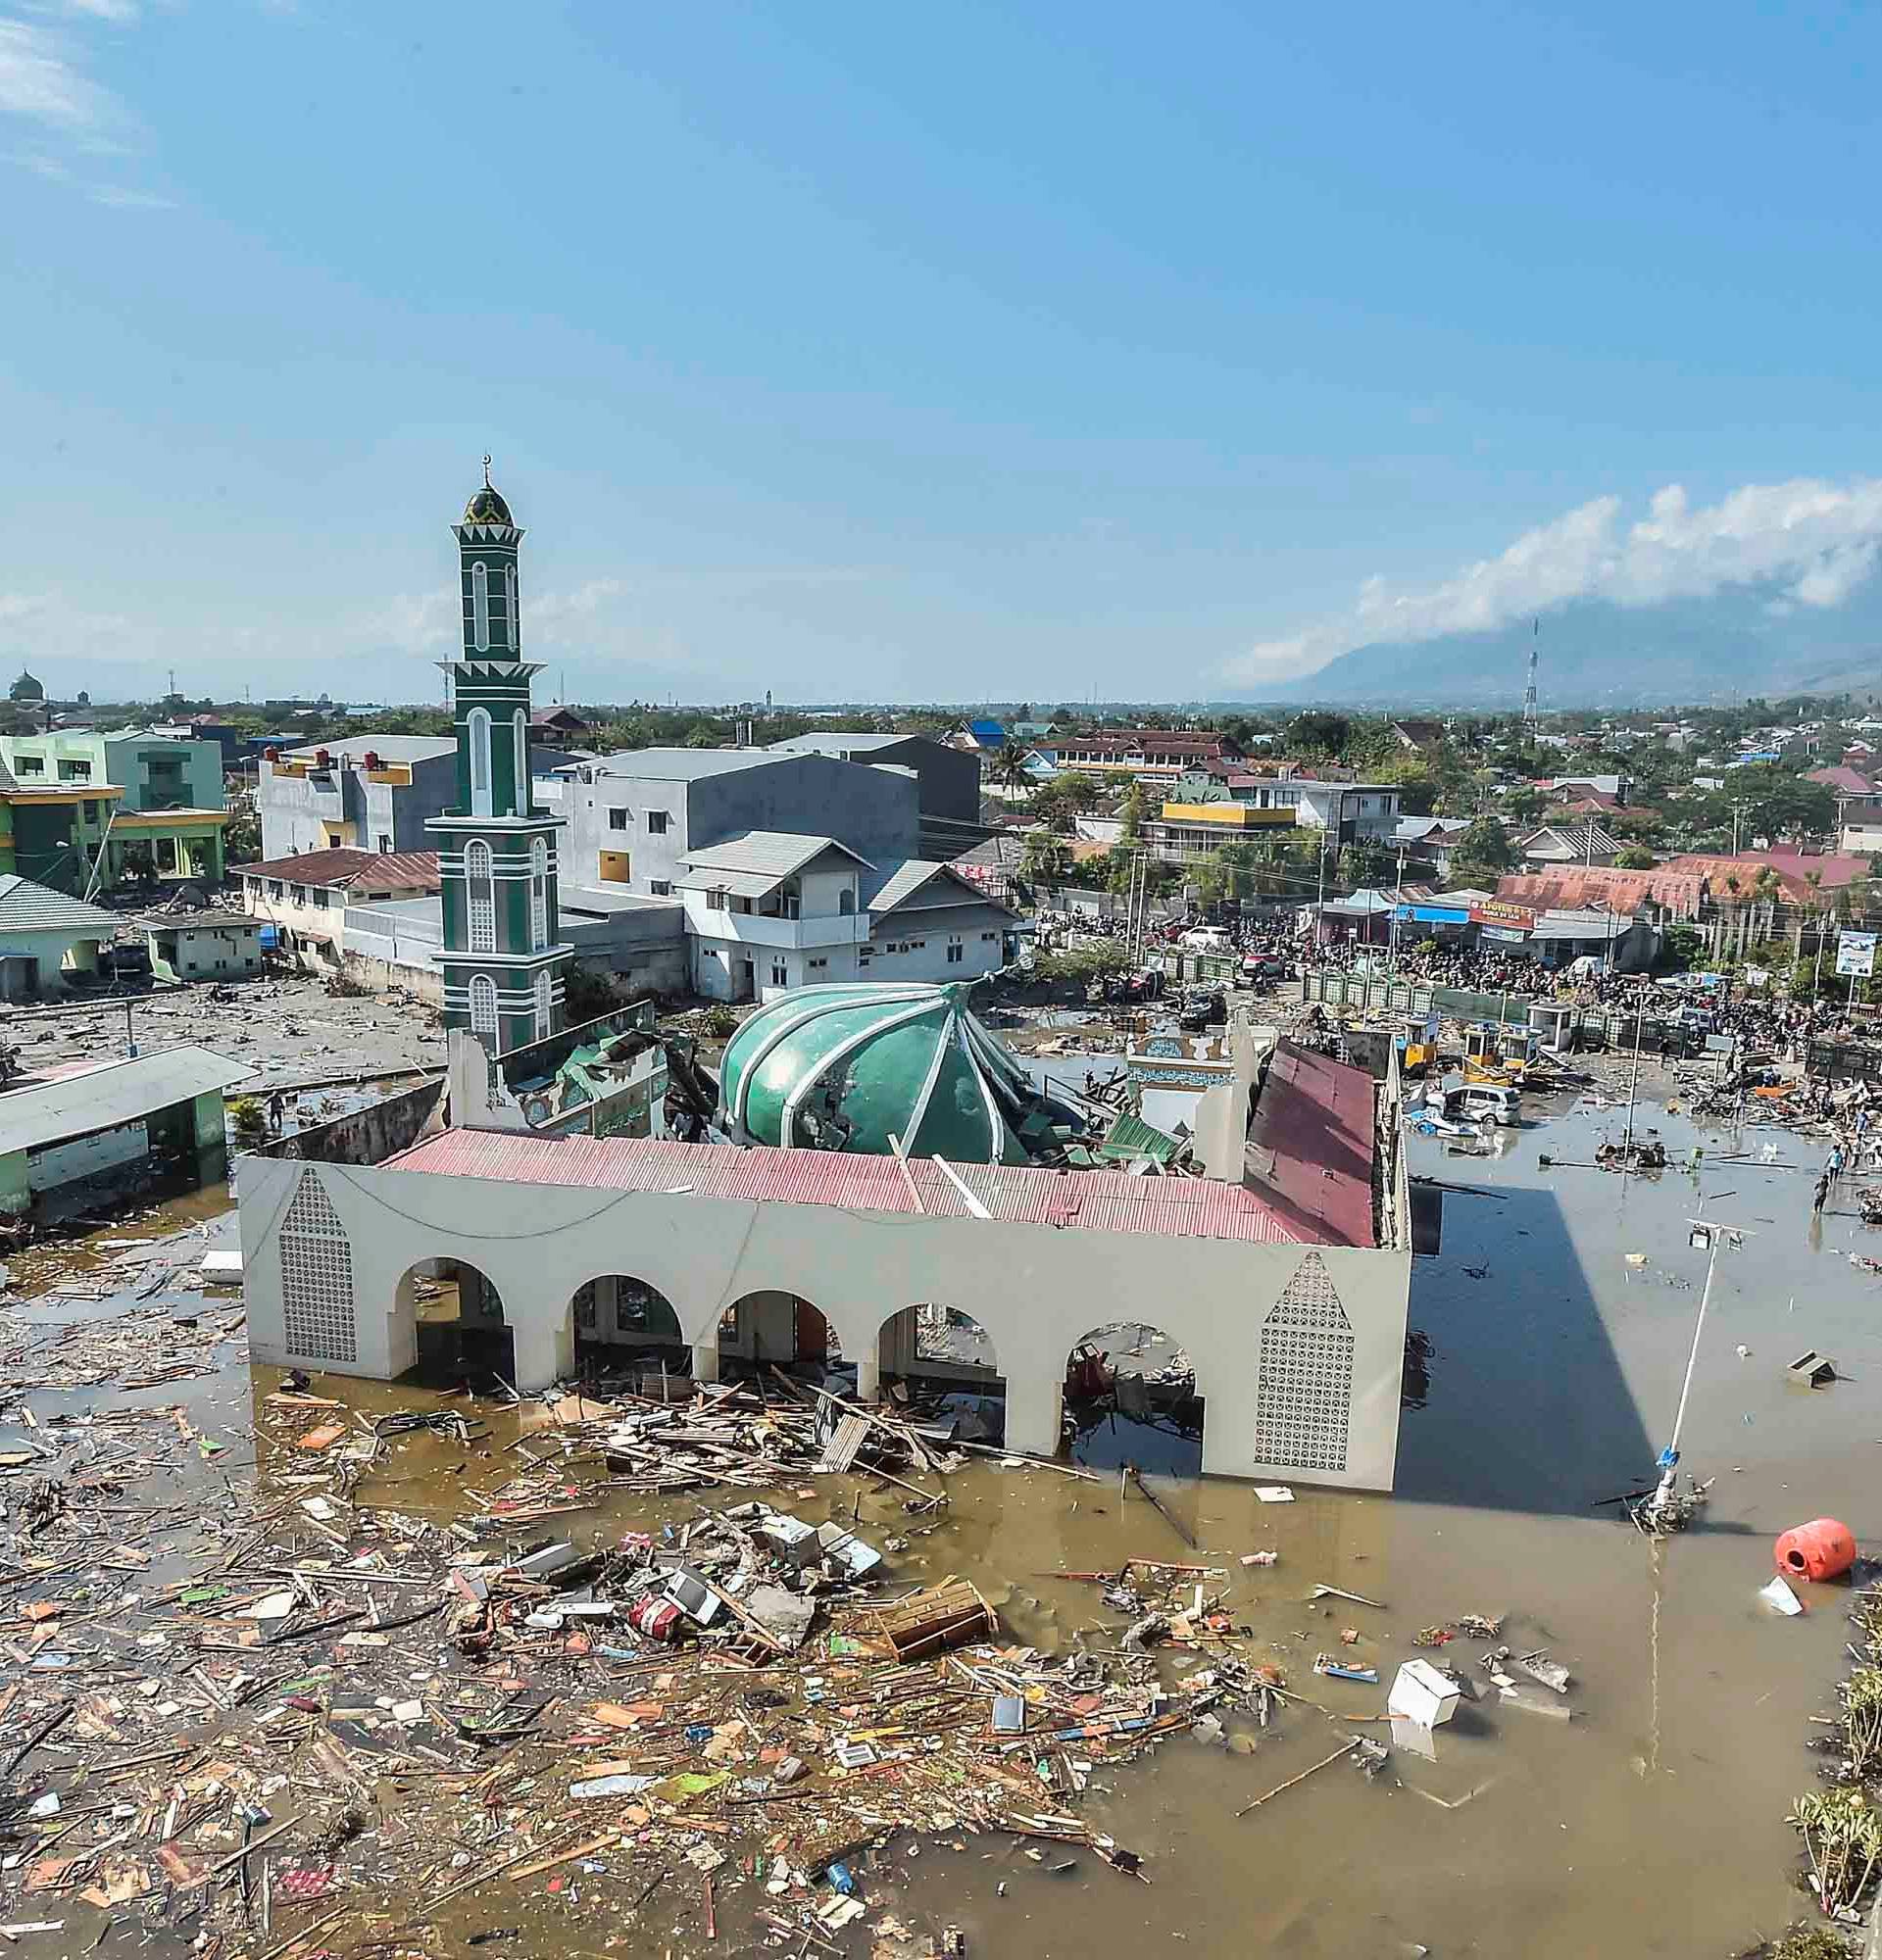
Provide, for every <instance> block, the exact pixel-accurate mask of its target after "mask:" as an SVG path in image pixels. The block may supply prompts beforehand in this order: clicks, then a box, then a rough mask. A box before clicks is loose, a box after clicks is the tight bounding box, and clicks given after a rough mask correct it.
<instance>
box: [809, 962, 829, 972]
mask: <svg viewBox="0 0 1882 1960" xmlns="http://www.w3.org/2000/svg"><path fill="white" fill-rule="evenodd" d="M829 963H830V962H829V961H828V960H827V959H813V960H812V961H811V971H812V972H813V973H815V972H817V969H818V968H819V967H824V966H827V965H828V964H829Z"/></svg>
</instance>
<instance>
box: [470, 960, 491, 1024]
mask: <svg viewBox="0 0 1882 1960" xmlns="http://www.w3.org/2000/svg"><path fill="white" fill-rule="evenodd" d="M496 1032H497V983H496V982H495V981H494V980H492V979H491V977H490V976H489V974H487V973H473V974H472V975H471V1033H472V1034H473V1035H489V1036H491V1037H492V1038H494V1037H495V1035H496Z"/></svg>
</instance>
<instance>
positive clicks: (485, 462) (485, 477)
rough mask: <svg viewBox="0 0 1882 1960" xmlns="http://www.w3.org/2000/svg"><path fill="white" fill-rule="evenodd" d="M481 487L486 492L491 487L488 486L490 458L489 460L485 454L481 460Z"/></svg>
mask: <svg viewBox="0 0 1882 1960" xmlns="http://www.w3.org/2000/svg"><path fill="white" fill-rule="evenodd" d="M483 487H484V488H485V489H486V490H488V489H489V488H490V487H491V485H490V458H489V456H488V455H487V454H486V455H485V457H484V459H483Z"/></svg>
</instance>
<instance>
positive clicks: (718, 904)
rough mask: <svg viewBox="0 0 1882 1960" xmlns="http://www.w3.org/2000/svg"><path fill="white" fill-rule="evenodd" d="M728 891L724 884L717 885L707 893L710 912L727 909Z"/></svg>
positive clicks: (707, 907)
mask: <svg viewBox="0 0 1882 1960" xmlns="http://www.w3.org/2000/svg"><path fill="white" fill-rule="evenodd" d="M725 900H726V892H725V888H724V886H722V885H717V886H715V887H714V888H713V890H711V891H710V892H708V893H707V894H706V909H707V910H708V911H709V912H722V911H723V910H724V909H725Z"/></svg>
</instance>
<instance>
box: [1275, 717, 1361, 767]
mask: <svg viewBox="0 0 1882 1960" xmlns="http://www.w3.org/2000/svg"><path fill="white" fill-rule="evenodd" d="M1352 725H1353V724H1352V723H1351V722H1350V721H1348V720H1347V718H1346V716H1345V715H1344V714H1331V713H1328V712H1327V711H1325V710H1323V709H1317V708H1310V709H1309V710H1308V711H1306V712H1305V713H1304V714H1297V715H1295V717H1294V719H1293V720H1292V721H1290V722H1289V723H1288V724H1287V746H1288V749H1289V752H1290V753H1291V754H1293V755H1296V756H1339V755H1341V754H1343V753H1344V752H1345V749H1346V738H1347V734H1348V732H1349V731H1350V729H1351V728H1352Z"/></svg>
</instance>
